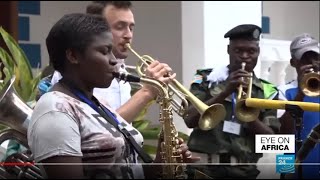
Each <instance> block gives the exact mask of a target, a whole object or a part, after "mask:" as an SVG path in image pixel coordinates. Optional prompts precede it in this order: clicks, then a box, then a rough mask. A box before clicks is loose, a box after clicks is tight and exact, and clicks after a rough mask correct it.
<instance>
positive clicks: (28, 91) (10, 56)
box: [0, 27, 41, 102]
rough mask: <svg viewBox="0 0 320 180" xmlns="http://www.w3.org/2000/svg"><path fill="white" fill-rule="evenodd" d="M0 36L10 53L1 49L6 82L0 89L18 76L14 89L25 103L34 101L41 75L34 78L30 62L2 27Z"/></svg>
mask: <svg viewBox="0 0 320 180" xmlns="http://www.w3.org/2000/svg"><path fill="white" fill-rule="evenodd" d="M0 34H1V36H2V39H3V40H4V42H5V44H6V46H7V48H8V49H9V52H7V51H6V50H5V49H4V48H2V47H0V60H1V61H2V63H3V64H4V69H3V72H4V74H5V79H4V82H3V83H1V84H0V89H2V87H3V86H4V84H6V82H8V81H9V80H10V79H11V78H12V77H13V76H16V79H15V82H14V88H15V90H16V91H17V93H18V95H19V96H20V97H21V99H22V100H24V101H25V102H29V101H34V100H35V97H36V94H37V84H38V83H39V81H40V78H41V73H39V74H38V75H36V76H33V73H32V68H31V65H30V62H29V60H28V58H27V56H26V54H25V53H24V51H23V50H22V49H21V47H20V46H19V44H18V43H17V42H16V40H15V39H14V38H13V37H12V36H11V35H10V34H9V33H8V32H6V31H5V30H4V29H3V28H2V27H0Z"/></svg>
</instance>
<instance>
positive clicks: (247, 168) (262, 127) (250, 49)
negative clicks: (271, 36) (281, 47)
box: [184, 24, 280, 179]
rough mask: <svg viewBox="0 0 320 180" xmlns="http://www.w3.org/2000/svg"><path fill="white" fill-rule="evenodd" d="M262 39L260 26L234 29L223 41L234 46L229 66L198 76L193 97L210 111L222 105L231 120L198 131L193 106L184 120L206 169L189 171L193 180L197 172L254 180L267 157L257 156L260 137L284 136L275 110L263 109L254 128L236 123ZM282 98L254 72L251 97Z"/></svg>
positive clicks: (200, 72) (192, 145) (190, 143)
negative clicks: (239, 102)
mask: <svg viewBox="0 0 320 180" xmlns="http://www.w3.org/2000/svg"><path fill="white" fill-rule="evenodd" d="M260 34H261V28H260V27H258V26H256V25H251V24H243V25H239V26H237V27H234V28H233V29H231V30H230V31H229V32H227V33H226V34H225V36H224V37H225V38H229V40H230V42H229V45H228V54H229V60H230V62H229V65H227V66H225V67H221V68H213V69H202V70H197V72H196V75H195V77H194V81H193V82H192V83H191V87H190V91H191V92H192V93H193V94H194V95H195V96H196V97H198V98H199V99H200V100H202V101H203V102H205V103H206V104H207V105H212V104H215V103H221V104H223V105H224V107H225V109H226V112H227V114H226V117H225V120H224V121H222V122H220V123H219V124H218V125H217V126H216V127H214V128H213V129H211V130H201V129H200V128H199V127H198V122H199V118H200V114H199V113H198V111H197V110H196V109H195V108H194V107H193V106H191V107H190V108H189V110H188V116H187V117H186V118H185V119H184V120H185V123H186V125H187V126H188V127H189V128H194V129H193V131H192V133H191V135H190V137H189V140H188V146H189V149H190V150H191V151H193V155H195V156H200V157H201V160H200V163H205V165H202V164H200V165H197V164H194V165H192V166H188V173H189V177H190V178H193V176H194V172H195V171H194V170H195V169H197V170H200V171H201V172H203V173H205V174H206V175H208V176H210V177H212V178H214V179H215V178H250V179H255V178H256V177H257V176H258V175H259V173H260V171H259V170H258V169H257V166H256V163H257V161H258V160H259V159H260V158H261V157H262V154H258V153H255V134H275V133H277V132H278V131H279V128H280V123H279V121H278V119H277V117H276V110H268V109H260V114H259V117H258V118H257V119H256V120H254V121H252V122H243V121H240V120H238V119H237V118H235V111H236V109H235V103H236V97H237V91H238V87H239V85H240V84H242V86H243V88H244V89H243V91H244V92H247V87H248V82H247V81H245V80H244V78H246V77H250V75H249V72H253V69H254V68H255V66H256V64H257V60H258V56H259V53H260V48H259V39H260ZM242 62H245V63H246V66H245V69H244V70H242V69H241V63H242ZM242 77H243V78H242ZM277 96H278V91H277V88H276V87H275V86H274V85H273V84H271V83H269V82H267V81H265V80H262V79H259V78H257V77H256V75H255V74H254V72H253V77H252V94H251V97H253V98H260V99H276V98H277ZM207 163H208V164H210V165H207ZM238 163H240V164H242V165H237V164H238ZM243 163H245V165H243ZM197 172H198V171H197Z"/></svg>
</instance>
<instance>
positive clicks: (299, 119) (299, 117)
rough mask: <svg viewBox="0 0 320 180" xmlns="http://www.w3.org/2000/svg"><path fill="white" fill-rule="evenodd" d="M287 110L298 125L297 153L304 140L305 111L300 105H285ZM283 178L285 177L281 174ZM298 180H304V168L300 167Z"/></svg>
mask: <svg viewBox="0 0 320 180" xmlns="http://www.w3.org/2000/svg"><path fill="white" fill-rule="evenodd" d="M285 110H286V111H287V112H289V113H290V115H291V117H292V118H293V119H294V121H295V125H296V132H297V135H296V152H298V151H299V149H300V148H301V146H302V142H303V140H302V139H301V129H302V127H303V110H302V108H301V107H300V106H298V105H291V104H286V105H285ZM281 176H283V175H282V174H281ZM298 178H299V179H302V166H301V165H298Z"/></svg>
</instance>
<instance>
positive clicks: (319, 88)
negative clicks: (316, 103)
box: [301, 72, 320, 97]
mask: <svg viewBox="0 0 320 180" xmlns="http://www.w3.org/2000/svg"><path fill="white" fill-rule="evenodd" d="M301 82H302V83H301V90H302V92H303V93H304V94H305V95H306V96H311V97H316V96H320V72H317V73H316V72H311V73H308V74H306V75H304V76H303V78H302V80H301Z"/></svg>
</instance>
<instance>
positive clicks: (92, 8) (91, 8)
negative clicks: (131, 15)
mask: <svg viewBox="0 0 320 180" xmlns="http://www.w3.org/2000/svg"><path fill="white" fill-rule="evenodd" d="M108 5H113V6H115V7H116V8H118V9H130V8H131V7H132V3H131V1H92V2H91V3H90V4H89V5H88V6H87V9H86V12H87V13H88V14H98V15H102V13H103V10H104V9H105V7H107V6H108Z"/></svg>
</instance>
